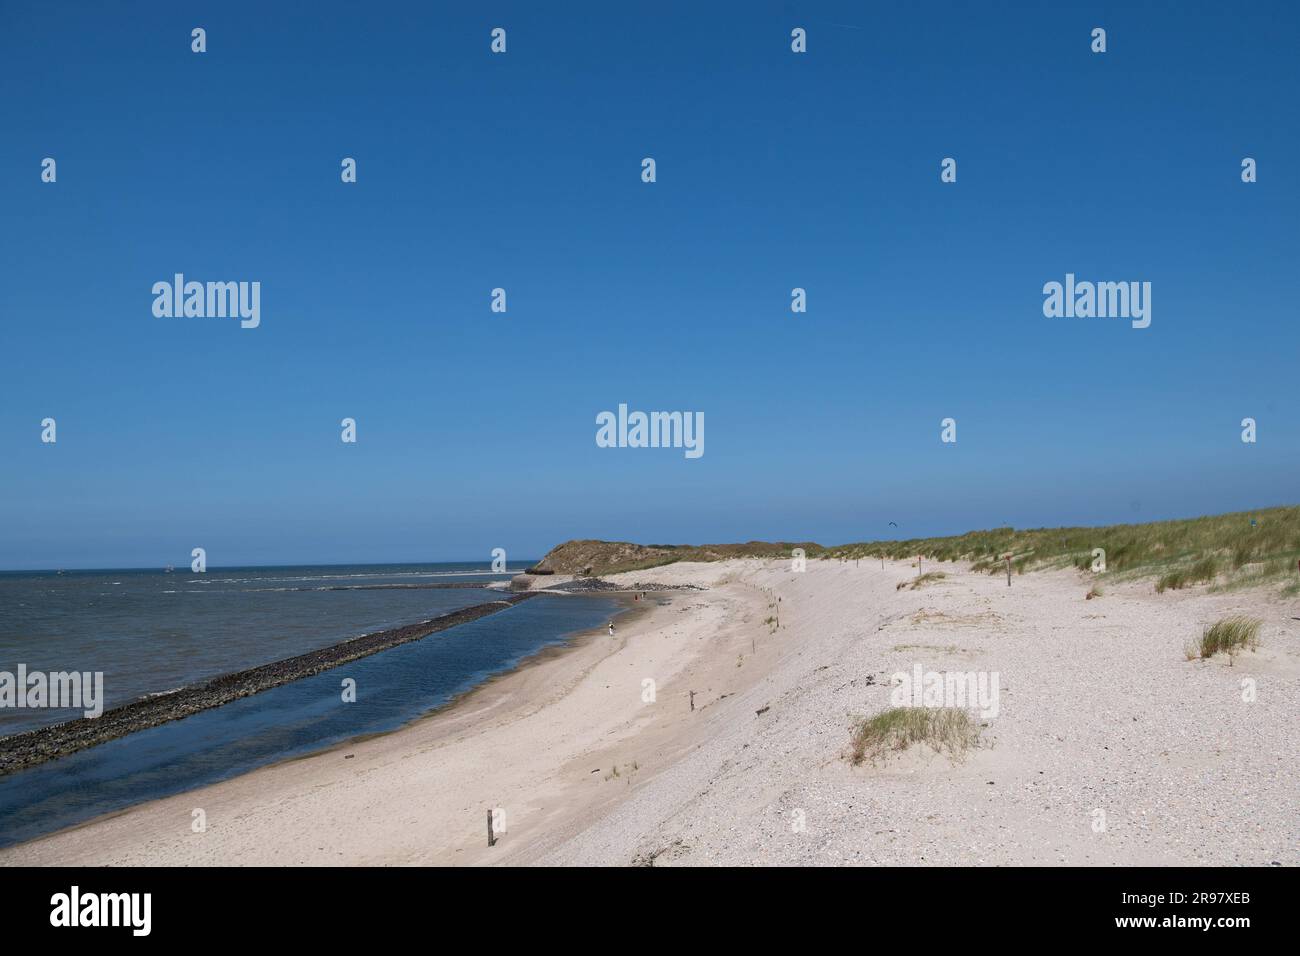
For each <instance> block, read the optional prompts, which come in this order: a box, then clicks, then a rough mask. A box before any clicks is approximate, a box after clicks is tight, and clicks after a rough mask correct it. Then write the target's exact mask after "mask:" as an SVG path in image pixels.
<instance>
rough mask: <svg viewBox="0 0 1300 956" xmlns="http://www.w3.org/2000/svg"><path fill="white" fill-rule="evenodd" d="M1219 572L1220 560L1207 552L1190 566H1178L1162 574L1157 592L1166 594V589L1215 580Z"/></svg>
mask: <svg viewBox="0 0 1300 956" xmlns="http://www.w3.org/2000/svg"><path fill="white" fill-rule="evenodd" d="M1218 573H1219V562H1218V560H1217V559H1215V557H1214V555H1212V554H1207V555H1206V556H1205V557H1203V558H1201V559H1200V560H1199V561H1197V562H1196V563H1195V564H1193V565H1192V566H1191V567H1189V568H1178V569H1176V570H1173V571H1169V572H1167V573H1166V574H1164V575H1162V576H1161V577H1160V580H1158V581H1157V582H1156V593H1157V594H1164V593H1165V591H1166V590H1169V591H1177V590H1178V589H1179V588H1186V587H1191V586H1192V585H1193V584H1201V583H1203V582H1206V581H1213V580H1214V578H1215V576H1216V575H1217V574H1218Z"/></svg>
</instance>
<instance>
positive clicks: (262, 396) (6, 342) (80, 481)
mask: <svg viewBox="0 0 1300 956" xmlns="http://www.w3.org/2000/svg"><path fill="white" fill-rule="evenodd" d="M1222 6H1223V9H1215V5H1211V4H1199V3H1180V4H1173V3H1159V4H1152V3H1139V4H1127V3H1126V4H1118V3H1091V4H1055V3H1053V4H1023V5H1022V4H1010V3H1008V4H997V5H984V4H978V5H977V4H959V3H952V4H935V3H915V4H905V5H892V4H891V5H884V4H879V5H870V6H867V5H863V4H860V3H847V2H846V3H816V4H798V3H767V4H765V3H745V4H698V3H692V4H686V3H680V4H679V3H658V4H654V5H651V6H649V7H647V6H645V5H630V4H627V5H624V4H596V3H592V4H576V3H564V4H546V5H541V4H536V3H520V4H492V3H487V4H418V5H417V4H394V3H384V2H374V3H368V4H364V5H360V6H356V5H352V4H347V5H343V4H338V5H334V4H331V3H315V4H288V3H285V4H264V3H221V4H215V3H132V4H126V5H107V4H98V3H77V4H70V3H64V4H58V5H57V9H58V11H59V12H58V15H52V13H51V8H50V7H49V5H47V4H43V3H41V4H37V3H31V2H24V0H8V2H6V3H5V4H4V5H3V6H0V88H3V90H4V95H3V97H0V129H2V130H3V133H2V134H0V262H3V263H4V268H3V282H0V568H48V567H103V566H149V567H152V566H160V565H163V564H175V565H177V566H183V565H185V564H187V563H188V561H189V557H188V556H189V552H190V549H191V548H193V547H204V548H206V549H207V552H208V560H209V564H210V565H212V566H221V565H231V564H246V563H289V562H317V561H320V562H360V561H387V560H394V561H411V560H429V561H436V560H456V559H474V558H478V557H482V559H483V560H484V561H485V562H486V561H487V560H488V559H489V553H490V551H491V549H492V548H494V547H505V548H506V549H507V550H508V552H509V553H510V554H511V555H512V556H519V557H535V556H537V555H540V554H541V553H543V552H544V551H545V550H546V549H547V548H549V547H550V546H551V545H552V544H554V543H557V542H558V541H560V540H563V539H566V538H570V537H600V538H610V539H624V538H626V539H632V540H641V541H654V542H665V541H674V542H696V543H698V542H704V541H729V540H749V539H755V538H766V539H774V538H784V539H795V540H808V539H811V540H818V541H821V542H823V543H828V544H829V543H836V542H843V541H850V540H863V539H872V538H880V537H887V536H890V535H898V534H902V535H903V536H913V535H923V534H939V533H959V532H962V531H965V530H969V529H972V528H978V527H987V526H991V525H998V524H1004V523H1011V524H1015V525H1017V526H1040V525H1057V524H1087V523H1111V522H1117V521H1144V520H1155V519H1159V518H1166V517H1177V516H1185V515H1193V514H1200V513H1210V512H1221V511H1227V510H1237V509H1246V508H1252V507H1261V506H1265V505H1270V504H1281V503H1291V502H1295V501H1296V500H1297V495H1296V493H1295V476H1296V475H1297V473H1298V472H1300V452H1298V449H1300V442H1298V441H1297V439H1298V438H1300V429H1298V428H1297V425H1296V415H1295V409H1296V397H1295V387H1294V385H1295V382H1296V381H1297V375H1296V358H1297V346H1298V345H1300V332H1297V329H1296V309H1295V302H1296V291H1295V283H1296V280H1297V275H1298V272H1297V267H1296V263H1297V259H1298V253H1300V234H1298V232H1297V227H1296V223H1297V222H1300V183H1298V182H1297V179H1296V177H1295V175H1294V171H1293V170H1292V169H1291V168H1290V166H1291V162H1292V160H1293V158H1294V157H1295V156H1297V155H1300V134H1298V133H1297V127H1296V123H1295V117H1296V116H1297V115H1300V103H1298V102H1297V101H1298V100H1300V60H1298V59H1297V58H1296V57H1295V55H1294V49H1293V42H1292V40H1293V37H1294V35H1295V33H1296V29H1297V26H1298V25H1300V24H1298V22H1297V21H1300V14H1298V13H1297V12H1296V7H1295V5H1294V4H1282V3H1278V4H1262V3H1259V4H1257V3H1251V4H1245V5H1232V6H1231V7H1229V6H1228V5H1222ZM195 26H202V27H204V28H205V29H206V30H207V34H208V52H207V53H205V54H201V55H199V54H194V53H192V52H191V51H190V30H191V29H192V28H193V27H195ZM496 26H501V27H504V28H505V29H506V30H507V37H508V52H507V53H506V54H505V55H492V54H491V53H490V52H489V31H490V30H491V29H492V28H493V27H496ZM796 26H802V27H804V28H805V29H806V30H807V31H808V48H809V49H808V53H806V54H804V55H796V54H793V53H792V52H791V51H790V40H789V36H790V31H791V29H792V28H794V27H796ZM1095 26H1102V27H1105V28H1106V30H1107V31H1108V36H1107V40H1108V50H1107V52H1106V53H1105V54H1101V55H1097V54H1093V53H1091V52H1090V49H1089V46H1090V31H1091V29H1092V28H1093V27H1095ZM46 156H50V157H54V158H55V159H56V160H57V162H58V181H57V183H54V184H45V183H42V182H41V181H40V162H41V160H42V159H43V158H44V157H46ZM345 156H351V157H355V158H356V159H357V162H358V180H359V181H358V182H357V183H356V184H347V185H345V184H343V183H341V182H340V178H339V164H340V161H341V159H342V158H343V157H345ZM646 156H652V157H654V158H655V160H656V162H657V177H658V181H657V182H655V183H654V184H645V183H642V182H641V178H640V171H641V167H640V163H641V159H642V158H643V157H646ZM948 156H951V157H953V158H955V159H956V160H957V162H958V181H957V182H956V183H955V184H944V183H941V182H940V180H939V164H940V161H941V160H942V159H943V158H944V157H948ZM1246 156H1250V157H1253V158H1255V159H1256V160H1257V162H1258V170H1259V181H1258V182H1257V183H1254V184H1249V185H1247V184H1243V183H1242V182H1241V179H1240V163H1241V160H1242V158H1243V157H1246ZM176 272H183V273H185V275H186V276H187V278H191V279H199V280H241V279H242V280H249V281H251V280H257V281H260V282H261V284H262V321H261V326H260V327H259V328H257V329H254V330H243V329H240V328H239V326H238V323H237V322H236V321H232V320H223V319H197V318H189V319H185V318H171V319H159V318H155V317H154V316H153V314H152V311H151V309H152V302H153V297H152V295H151V293H150V289H151V287H152V285H153V283H154V282H156V281H160V280H169V279H170V278H171V276H172V275H173V274H174V273H176ZM1067 272H1073V273H1075V274H1076V275H1077V276H1078V277H1079V278H1080V279H1094V280H1114V281H1120V280H1126V281H1127V280H1134V281H1149V282H1151V283H1152V305H1153V312H1152V319H1153V321H1152V324H1151V327H1150V328H1148V329H1145V330H1136V329H1132V328H1130V326H1129V323H1128V322H1126V321H1124V320H1117V319H1063V318H1062V319H1048V318H1045V317H1044V316H1043V313H1042V302H1043V295H1042V287H1043V284H1044V283H1045V282H1048V281H1052V280H1057V281H1060V280H1062V279H1063V278H1064V276H1065V274H1066V273H1067ZM497 286H500V287H504V288H505V289H506V290H507V295H508V304H509V311H508V312H507V313H506V314H505V315H499V314H493V313H492V312H490V310H489V294H490V290H491V289H492V288H493V287H497ZM796 286H799V287H803V288H806V289H807V294H808V312H807V313H806V314H803V315H794V314H792V313H791V312H790V308H789V304H790V290H791V289H792V288H793V287H796ZM620 402H623V403H627V404H628V405H629V406H630V407H631V408H633V409H643V410H653V409H663V410H690V411H702V412H703V413H704V414H705V420H706V445H705V447H706V451H705V454H704V456H703V457H702V458H699V459H697V460H687V459H686V458H685V457H684V456H683V454H682V452H681V451H680V450H659V449H602V448H598V447H597V446H596V444H595V440H594V439H595V432H596V425H595V416H596V414H597V413H598V412H600V411H603V410H606V409H610V410H612V409H616V408H617V406H618V404H619V403H620ZM46 416H52V417H54V418H55V419H56V420H57V422H58V442H57V444H55V445H46V444H42V443H41V441H40V422H41V419H43V418H44V417H46ZM348 416H350V417H353V418H355V419H356V420H357V422H358V435H359V440H358V442H357V444H355V445H346V444H343V443H342V442H341V441H340V439H339V431H340V429H339V421H340V419H342V418H344V417H348ZM948 416H951V417H953V418H955V419H956V420H957V423H958V441H957V443H956V444H955V445H946V444H942V443H941V442H940V440H939V431H940V428H939V423H940V420H941V419H942V418H944V417H948ZM1246 416H1251V417H1254V418H1256V419H1257V421H1258V428H1259V440H1258V442H1257V443H1256V444H1254V445H1248V444H1244V443H1242V441H1241V440H1240V433H1241V427H1240V424H1239V423H1240V421H1241V419H1242V418H1243V417H1246ZM890 521H894V522H896V523H897V524H898V530H897V531H894V529H892V528H890V527H889V526H888V523H889V522H890Z"/></svg>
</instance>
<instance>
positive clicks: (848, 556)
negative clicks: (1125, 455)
mask: <svg viewBox="0 0 1300 956" xmlns="http://www.w3.org/2000/svg"><path fill="white" fill-rule="evenodd" d="M1252 518H1253V519H1255V522H1256V523H1255V526H1254V527H1252V526H1251V524H1250V522H1251V519H1252ZM1094 548H1101V549H1103V550H1104V551H1105V552H1106V570H1107V573H1108V576H1109V577H1112V578H1119V579H1136V578H1147V577H1150V578H1155V579H1156V590H1158V591H1162V592H1163V591H1165V590H1172V589H1178V588H1182V587H1189V586H1192V585H1195V584H1210V585H1212V587H1213V588H1214V589H1216V590H1223V589H1231V588H1237V587H1246V586H1251V585H1257V584H1268V583H1272V582H1277V583H1279V584H1281V585H1282V591H1283V593H1284V594H1287V595H1293V594H1296V593H1298V592H1300V572H1298V571H1297V568H1296V562H1297V560H1300V507H1295V506H1290V507H1283V508H1266V509H1264V510H1262V511H1240V512H1235V513H1233V514H1225V515H1213V516H1210V517H1205V518H1188V519H1183V520H1177V521H1155V522H1150V523H1148V524H1117V525H1109V526H1106V527H1101V528H1035V529H1031V530H1023V531H1022V530H1016V529H1014V528H993V529H991V530H989V531H971V532H968V533H967V534H963V535H957V536H955V537H950V538H914V539H911V540H907V541H878V542H870V543H864V544H848V545H842V546H840V547H837V548H829V549H826V550H825V551H823V552H821V553H820V555H819V556H821V557H826V558H832V559H839V560H852V559H857V558H866V557H876V558H879V557H885V558H894V559H906V558H914V557H916V556H917V555H922V556H924V557H926V558H929V559H930V560H933V561H967V562H970V563H971V567H972V569H973V570H976V571H987V572H988V573H989V574H1005V573H1006V563H1005V558H1006V556H1007V555H1011V559H1012V560H1011V566H1012V569H1013V570H1014V571H1016V572H1017V573H1023V572H1024V571H1032V570H1035V569H1038V568H1068V567H1075V568H1079V569H1080V570H1087V569H1088V568H1090V567H1091V566H1092V562H1093V549H1094Z"/></svg>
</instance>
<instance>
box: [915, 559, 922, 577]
mask: <svg viewBox="0 0 1300 956" xmlns="http://www.w3.org/2000/svg"><path fill="white" fill-rule="evenodd" d="M916 576H917V577H918V578H919V577H920V576H921V556H920V555H919V554H918V555H917V556H916Z"/></svg>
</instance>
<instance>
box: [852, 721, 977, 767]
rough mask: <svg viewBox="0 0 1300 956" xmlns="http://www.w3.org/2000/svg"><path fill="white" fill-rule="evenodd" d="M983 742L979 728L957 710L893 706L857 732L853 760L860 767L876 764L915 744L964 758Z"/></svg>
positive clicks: (854, 734)
mask: <svg viewBox="0 0 1300 956" xmlns="http://www.w3.org/2000/svg"><path fill="white" fill-rule="evenodd" d="M978 742H979V728H978V727H976V726H975V725H974V724H973V723H972V722H971V719H970V715H969V714H967V713H966V711H964V710H961V709H959V708H956V707H892V708H890V709H889V710H886V711H883V712H881V713H879V714H876V716H874V717H868V718H866V719H865V720H863V721H862V722H861V723H860V724H859V725H858V727H857V729H856V730H854V732H853V742H852V751H851V759H852V761H853V765H854V766H855V767H856V766H858V765H859V764H861V763H862V762H863V761H864V760H870V761H872V762H873V763H874V762H875V761H876V760H878V759H879V758H881V757H884V756H885V755H886V754H889V753H897V752H900V751H903V750H906V749H907V748H908V747H911V746H912V745H913V744H920V743H925V744H929V745H930V746H931V747H932V748H934V750H935V751H936V752H937V753H943V752H945V751H946V752H947V753H948V754H949V756H951V757H953V758H957V757H960V756H961V755H962V754H964V753H965V752H966V751H967V750H969V749H970V748H972V747H974V746H975V745H976V744H977V743H978Z"/></svg>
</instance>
